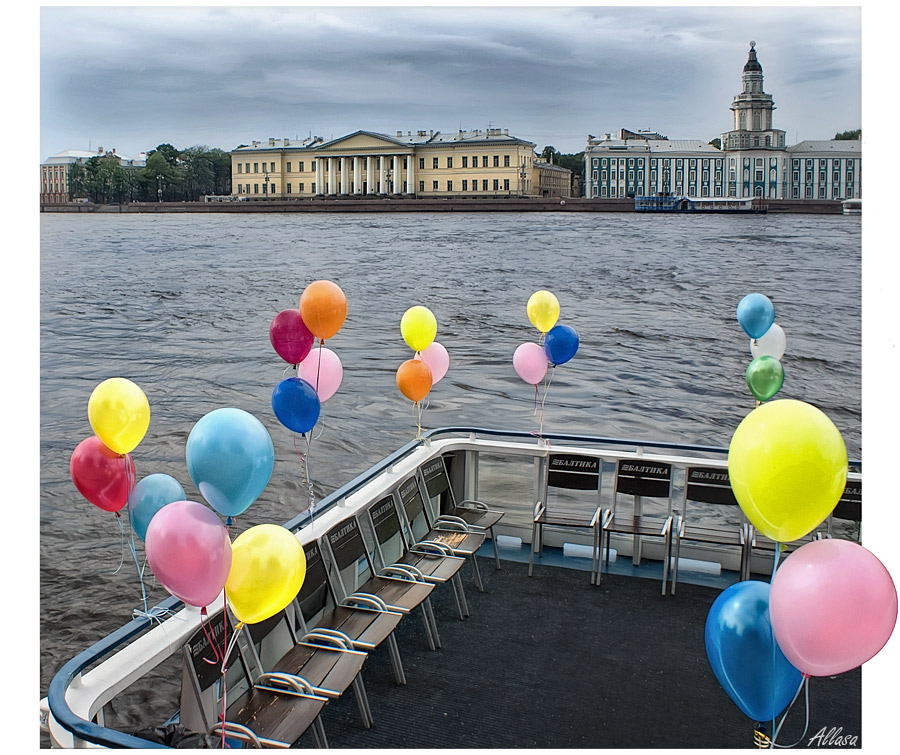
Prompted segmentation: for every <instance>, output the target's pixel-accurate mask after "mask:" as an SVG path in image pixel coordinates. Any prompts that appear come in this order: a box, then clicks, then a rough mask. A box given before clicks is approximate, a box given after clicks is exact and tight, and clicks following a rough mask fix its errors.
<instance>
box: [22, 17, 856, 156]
mask: <svg viewBox="0 0 900 755" xmlns="http://www.w3.org/2000/svg"><path fill="white" fill-rule="evenodd" d="M861 17H862V12H861V8H860V7H859V6H844V7H841V6H835V5H831V6H828V7H823V6H822V5H818V6H809V5H797V6H791V7H777V6H776V7H772V6H763V7H745V6H740V5H735V4H731V5H729V4H716V5H703V4H700V5H655V6H649V5H646V6H642V5H639V4H633V5H630V6H628V7H621V6H614V5H603V4H597V3H593V4H581V5H579V4H577V3H573V4H571V5H567V6H563V7H551V6H546V5H531V4H527V3H518V4H512V3H510V4H504V3H502V2H498V3H494V4H491V5H484V4H481V3H470V4H466V3H456V4H448V3H444V4H443V5H427V4H416V5H403V4H395V5H393V6H384V5H381V4H375V3H363V4H357V5H356V6H353V7H350V6H340V5H337V6H332V5H326V4H292V5H289V6H288V5H282V6H278V5H272V6H268V7H261V8H256V7H247V6H230V5H227V4H217V5H208V6H204V5H202V4H197V5H192V6H191V7H178V6H166V5H162V6H152V7H133V6H129V5H113V6H87V7H78V6H71V5H57V6H43V7H41V8H40V15H39V38H40V39H39V41H40V82H39V83H40V156H41V160H44V159H46V158H48V157H50V156H51V155H54V154H57V153H59V152H61V151H64V150H67V149H83V150H88V149H90V150H96V149H98V148H100V147H103V148H104V149H106V150H109V149H112V148H115V149H116V151H117V152H118V153H119V154H122V155H125V156H136V155H137V154H139V153H140V152H146V151H148V150H151V149H154V148H155V147H156V146H158V145H159V144H161V143H169V144H172V145H173V146H175V147H176V148H178V149H185V148H187V147H191V146H196V145H202V146H206V147H210V148H220V149H223V150H226V151H230V150H232V149H234V148H235V147H237V146H238V145H239V144H246V143H249V142H250V141H252V140H260V141H262V140H266V139H268V138H270V137H275V138H282V137H287V138H291V139H293V138H297V137H300V138H303V137H306V136H309V135H315V136H321V137H323V138H325V139H331V138H337V137H340V136H343V135H345V134H350V133H353V132H355V131H357V130H369V131H377V132H381V133H386V134H396V132H397V131H398V130H401V131H403V132H404V133H405V132H407V131H413V132H416V131H418V130H426V131H429V130H435V131H443V132H455V131H457V130H459V129H460V128H462V129H464V130H470V129H476V128H478V129H485V128H488V127H495V128H504V129H508V130H509V133H510V134H511V135H514V136H517V137H520V138H523V139H526V140H528V141H531V142H534V143H535V145H536V148H537V150H538V151H540V150H541V149H542V148H543V147H544V146H547V145H551V146H553V147H555V148H556V149H557V150H559V151H560V152H563V153H574V152H580V151H581V150H583V149H584V147H585V144H586V141H587V137H588V134H593V135H595V136H600V135H603V134H605V133H609V132H613V131H616V130H617V129H619V128H629V129H632V130H636V129H650V130H653V131H657V132H659V133H661V134H664V135H666V136H668V137H669V138H670V139H679V138H686V139H687V138H689V139H702V140H703V141H709V140H711V139H713V138H715V137H717V136H719V135H720V134H721V133H722V132H724V131H727V130H729V129H730V128H731V111H730V110H729V107H730V105H731V102H732V99H733V97H734V96H735V95H736V94H738V93H739V92H740V87H741V72H742V69H743V66H744V63H745V62H746V60H747V53H748V50H749V42H750V41H751V40H754V41H755V42H756V49H757V54H758V57H759V61H760V63H761V64H762V67H763V72H764V75H765V91H766V92H767V93H769V94H771V95H772V96H773V98H774V102H775V106H776V110H775V116H774V125H775V127H776V128H780V129H783V130H784V131H785V132H786V137H787V142H788V143H789V144H791V143H796V142H797V141H802V140H804V139H830V138H831V137H832V136H834V134H835V133H836V132H838V131H846V130H852V129H856V128H860V127H861V125H862V90H861V77H862V20H861Z"/></svg>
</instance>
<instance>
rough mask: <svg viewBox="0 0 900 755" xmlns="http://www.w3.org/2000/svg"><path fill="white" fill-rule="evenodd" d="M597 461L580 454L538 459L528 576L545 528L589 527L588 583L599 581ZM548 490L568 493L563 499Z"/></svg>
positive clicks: (598, 488)
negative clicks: (537, 491)
mask: <svg viewBox="0 0 900 755" xmlns="http://www.w3.org/2000/svg"><path fill="white" fill-rule="evenodd" d="M601 464H602V462H601V460H600V459H599V458H598V457H596V456H583V455H580V454H551V455H550V456H549V457H548V458H545V459H542V460H541V464H540V465H539V467H538V469H539V472H538V474H539V475H541V496H540V500H539V501H537V502H536V503H535V506H534V514H533V517H532V524H531V547H530V548H529V555H528V576H529V577H530V576H532V575H533V574H534V554H535V551H537V553H538V555H539V556H540V555H543V552H544V528H545V527H547V526H550V527H563V528H565V529H569V528H576V529H577V528H580V529H589V530H591V535H592V541H591V547H592V559H591V584H592V585H595V584H599V582H600V514H601V508H600V479H601ZM551 489H555V490H565V491H567V492H568V493H569V494H568V495H566V496H565V498H563V497H562V496H556V497H551V496H550V490H551ZM574 491H581V493H580V494H579V493H577V492H574ZM586 494H588V495H586Z"/></svg>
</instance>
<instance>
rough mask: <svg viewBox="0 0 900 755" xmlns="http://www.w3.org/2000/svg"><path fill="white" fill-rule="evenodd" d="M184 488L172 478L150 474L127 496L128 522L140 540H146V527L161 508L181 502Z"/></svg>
mask: <svg viewBox="0 0 900 755" xmlns="http://www.w3.org/2000/svg"><path fill="white" fill-rule="evenodd" d="M185 498H186V496H185V494H184V488H183V487H181V483H180V482H178V480H176V479H175V478H174V477H170V476H169V475H167V474H152V475H149V476H147V477H145V478H144V479H143V480H141V481H140V482H139V483H138V484H137V485H135V486H134V490H132V491H131V495H129V496H128V520H129V521H130V522H131V528H132V529H133V530H134V531H135V533H136V534H137V536H138V537H139V538H140V539H141V540H146V539H147V526H148V525H149V524H150V520H151V519H153V517H154V515H155V514H156V512H157V511H159V510H160V509H161V508H162V507H163V506H165V505H167V504H169V503H174V502H175V501H183V500H184V499H185Z"/></svg>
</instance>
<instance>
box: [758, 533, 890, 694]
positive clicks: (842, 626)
mask: <svg viewBox="0 0 900 755" xmlns="http://www.w3.org/2000/svg"><path fill="white" fill-rule="evenodd" d="M769 611H770V613H771V616H772V629H773V631H774V632H775V639H776V641H777V642H778V645H779V647H780V648H781V650H782V651H783V652H784V655H785V657H786V658H787V659H788V660H789V661H790V662H791V663H792V664H793V665H794V666H795V667H796V668H798V669H800V671H802V672H803V673H805V674H809V675H810V676H833V675H834V674H840V673H843V672H844V671H849V670H850V669H854V668H856V667H857V666H860V665H862V664H863V663H865V662H866V661H867V660H869V659H870V658H872V657H873V656H874V655H875V654H876V653H878V651H879V650H881V648H883V647H884V645H885V643H886V642H887V641H888V638H890V636H891V633H892V632H893V631H894V624H896V622H897V590H896V589H895V587H894V582H893V580H892V579H891V575H890V574H889V573H888V571H887V569H885V568H884V565H883V564H882V563H881V561H879V560H878V559H877V558H876V557H875V556H874V555H873V554H872V553H871V552H870V551H868V550H866V549H865V548H863V547H862V546H861V545H859V544H858V543H854V542H851V541H849V540H839V539H833V538H827V539H825V540H814V541H813V542H811V543H807V544H806V545H804V546H802V547H801V548H798V549H797V550H796V551H794V552H793V553H792V554H791V555H790V556H788V557H787V559H786V560H785V561H784V563H783V564H782V565H781V566H779V567H778V569H777V571H776V572H775V577H774V578H773V579H772V591H771V595H770V596H769Z"/></svg>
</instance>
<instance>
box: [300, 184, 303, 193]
mask: <svg viewBox="0 0 900 755" xmlns="http://www.w3.org/2000/svg"><path fill="white" fill-rule="evenodd" d="M303 192H304V187H303V184H300V193H301V194H302V193H303Z"/></svg>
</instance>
